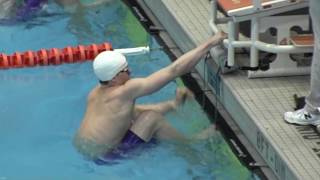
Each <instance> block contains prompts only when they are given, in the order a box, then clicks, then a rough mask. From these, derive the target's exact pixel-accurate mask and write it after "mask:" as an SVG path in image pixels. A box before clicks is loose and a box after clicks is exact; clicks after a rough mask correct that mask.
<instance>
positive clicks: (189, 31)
mask: <svg viewBox="0 0 320 180" xmlns="http://www.w3.org/2000/svg"><path fill="white" fill-rule="evenodd" d="M137 2H138V3H139V4H140V5H141V7H142V8H143V9H144V10H145V11H146V13H147V14H148V13H149V15H150V16H152V17H153V18H155V19H154V20H155V21H157V22H158V23H159V25H157V26H158V27H157V28H156V29H158V30H159V29H160V30H163V31H165V32H166V33H167V34H169V36H170V39H172V40H173V42H171V43H170V42H169V44H168V46H169V47H173V48H174V47H176V46H177V47H178V48H179V50H181V51H182V52H186V51H188V50H190V49H192V48H194V47H195V46H196V45H198V44H200V43H201V42H203V41H204V40H205V39H206V38H207V37H208V36H209V35H210V34H211V31H210V29H209V19H211V18H210V11H211V5H210V2H209V1H208V0H197V1H195V0H183V1H182V0H137ZM196 69H197V71H198V73H199V74H200V76H201V78H202V79H199V83H200V84H202V85H203V84H204V86H203V87H204V88H209V90H210V92H209V91H208V93H207V95H208V96H209V99H211V100H212V103H213V104H216V105H218V107H217V109H218V110H219V112H220V113H221V114H222V116H223V117H224V118H225V119H226V120H227V121H228V123H229V125H231V126H232V127H233V129H234V130H236V132H235V133H236V134H237V135H238V137H239V139H240V141H241V142H242V143H243V144H244V145H245V146H246V147H247V149H248V151H249V152H250V154H251V155H252V156H253V158H254V159H255V163H254V164H252V165H253V166H257V167H259V168H261V170H262V171H263V172H264V173H265V175H266V177H267V178H268V179H275V177H277V178H278V179H283V180H293V179H320V172H319V171H318V169H320V136H319V133H318V132H317V131H316V130H315V129H314V128H312V127H308V126H294V125H289V124H287V123H285V122H284V120H283V113H284V112H286V111H290V110H293V108H294V106H295V102H294V100H293V94H297V95H298V96H305V95H306V94H307V93H308V90H309V76H291V77H276V78H258V79H248V76H247V74H246V72H244V71H235V72H233V73H229V74H220V75H219V77H217V76H216V75H217V73H216V71H217V68H216V65H215V63H214V62H213V61H212V60H210V59H209V60H208V61H204V60H203V61H202V62H200V63H199V64H198V66H197V68H196ZM218 78H219V79H220V81H217V79H218ZM216 97H217V99H218V102H215V98H216Z"/></svg>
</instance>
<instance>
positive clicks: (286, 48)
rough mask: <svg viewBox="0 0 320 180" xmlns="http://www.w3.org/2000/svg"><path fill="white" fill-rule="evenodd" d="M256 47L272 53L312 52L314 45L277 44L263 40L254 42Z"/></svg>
mask: <svg viewBox="0 0 320 180" xmlns="http://www.w3.org/2000/svg"><path fill="white" fill-rule="evenodd" d="M253 45H254V46H255V47H257V48H258V49H260V50H262V51H267V52H271V53H305V52H312V51H313V47H312V46H310V47H297V46H293V45H276V44H267V43H264V42H261V41H256V42H254V44H253Z"/></svg>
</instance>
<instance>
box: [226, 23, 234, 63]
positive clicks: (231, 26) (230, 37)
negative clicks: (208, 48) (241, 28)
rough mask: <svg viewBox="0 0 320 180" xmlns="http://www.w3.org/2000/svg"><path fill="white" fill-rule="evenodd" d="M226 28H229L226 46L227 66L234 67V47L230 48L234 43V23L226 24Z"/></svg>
mask: <svg viewBox="0 0 320 180" xmlns="http://www.w3.org/2000/svg"><path fill="white" fill-rule="evenodd" d="M228 28H229V35H228V40H229V42H231V43H229V45H228V66H234V56H235V55H234V47H233V46H232V42H234V41H235V36H234V34H235V25H234V22H232V21H229V22H228Z"/></svg>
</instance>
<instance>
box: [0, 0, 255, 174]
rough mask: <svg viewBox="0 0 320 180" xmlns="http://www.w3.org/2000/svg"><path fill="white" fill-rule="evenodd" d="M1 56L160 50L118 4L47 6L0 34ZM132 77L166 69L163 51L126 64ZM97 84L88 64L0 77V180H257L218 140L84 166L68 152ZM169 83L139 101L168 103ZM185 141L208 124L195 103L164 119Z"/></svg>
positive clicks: (172, 85)
mask: <svg viewBox="0 0 320 180" xmlns="http://www.w3.org/2000/svg"><path fill="white" fill-rule="evenodd" d="M0 39H1V43H0V52H4V53H7V54H10V53H13V52H15V51H20V52H22V51H26V50H30V49H31V50H38V49H41V48H51V47H58V48H62V47H65V46H69V45H78V44H90V43H101V42H105V41H107V42H111V43H112V44H113V47H114V48H126V47H135V46H139V45H150V46H151V47H153V48H157V47H159V45H158V44H157V43H156V41H155V40H154V39H153V38H151V37H149V35H147V34H146V32H145V31H144V30H143V29H142V28H141V26H140V25H139V24H138V23H137V21H136V20H135V19H134V17H133V16H132V14H131V13H130V11H129V10H128V8H127V7H126V6H125V5H124V4H122V3H121V2H120V1H112V3H106V4H104V5H100V6H99V7H98V8H91V9H85V10H81V11H80V12H79V13H78V14H68V13H65V12H64V11H63V10H62V9H61V8H60V7H59V6H57V5H55V4H53V3H50V4H49V6H48V7H47V8H46V9H45V11H43V12H41V13H40V14H38V15H37V16H36V17H34V18H32V19H30V20H28V21H27V22H20V23H18V24H15V25H1V26H0ZM128 61H129V66H130V67H131V69H132V75H133V76H145V75H148V74H150V73H152V72H154V71H156V70H157V69H159V68H161V67H164V66H166V65H167V64H169V63H170V60H169V57H168V56H167V55H166V54H165V53H164V52H163V51H154V52H152V53H150V54H147V55H139V56H134V57H128ZM96 84H97V80H96V78H95V76H94V75H93V72H92V68H91V62H85V63H79V64H68V65H62V66H50V67H35V68H24V69H11V70H1V71H0V150H1V151H0V152H1V154H0V180H20V179H46V180H56V179H59V180H68V179H77V180H82V179H83V180H99V179H104V180H105V179H110V180H127V179H130V180H131V179H133V180H135V179H137V180H141V179H142V180H143V179H154V180H157V179H159V180H167V179H173V180H175V179H183V180H189V179H190V180H191V179H201V180H202V179H203V180H206V179H208V180H209V179H210V180H212V179H255V178H254V175H253V174H252V173H251V172H249V171H248V170H247V169H246V168H245V167H243V166H242V165H241V164H240V163H239V162H238V160H237V159H236V158H235V156H234V155H233V154H232V153H231V150H230V149H229V147H228V146H227V144H226V142H225V141H224V139H223V138H222V136H221V135H220V133H219V132H217V135H216V136H215V137H214V138H211V139H209V140H206V141H201V142H198V143H194V144H191V145H190V146H180V147H179V146H175V145H173V144H168V143H160V144H159V145H158V146H156V147H154V148H152V149H149V150H146V151H143V152H140V153H138V154H136V155H135V156H133V157H131V158H129V159H126V160H122V161H121V162H120V163H119V164H116V165H112V166H97V165H95V164H93V163H92V162H89V161H86V160H85V159H83V158H82V157H81V155H80V154H78V153H77V152H76V150H75V149H74V148H73V146H72V138H73V135H74V133H75V132H76V130H77V128H78V126H79V124H80V122H81V119H82V116H83V114H84V111H85V103H86V96H87V94H88V92H89V91H90V89H91V88H93V87H94V86H95V85H96ZM176 87H177V84H176V83H175V82H172V83H170V84H168V85H167V86H166V87H164V88H163V89H162V90H161V91H160V92H157V93H155V94H152V95H151V96H150V97H144V98H141V99H139V100H138V103H151V102H159V101H162V100H167V99H170V98H173V97H174V91H175V89H176ZM167 118H168V120H169V121H170V122H171V123H172V124H173V125H174V126H175V127H176V128H178V129H179V130H180V131H182V132H183V133H184V134H186V135H191V134H194V133H196V132H199V131H201V130H202V129H203V128H205V127H206V126H207V125H208V124H209V120H208V118H207V116H206V115H205V113H204V112H203V111H202V109H201V107H200V106H199V105H198V104H197V103H196V102H194V101H192V102H189V103H188V104H186V105H185V106H184V107H182V108H180V109H179V110H178V112H177V113H171V114H169V115H168V117H167Z"/></svg>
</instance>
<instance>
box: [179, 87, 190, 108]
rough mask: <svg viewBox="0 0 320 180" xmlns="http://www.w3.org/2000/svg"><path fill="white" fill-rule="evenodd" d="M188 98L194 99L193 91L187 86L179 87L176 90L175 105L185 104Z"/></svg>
mask: <svg viewBox="0 0 320 180" xmlns="http://www.w3.org/2000/svg"><path fill="white" fill-rule="evenodd" d="M187 99H194V95H193V93H192V92H191V91H190V90H189V89H187V88H184V87H183V88H177V90H176V99H175V105H176V107H178V106H179V105H181V104H184V103H185V101H186V100H187Z"/></svg>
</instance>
